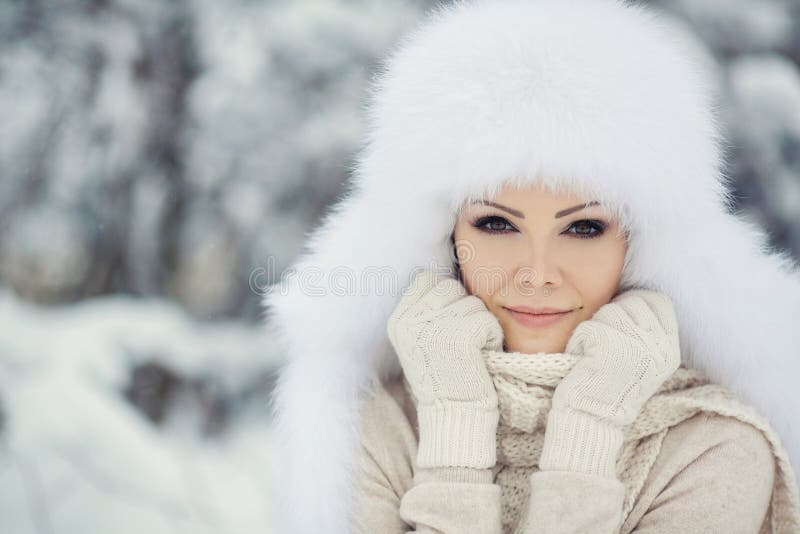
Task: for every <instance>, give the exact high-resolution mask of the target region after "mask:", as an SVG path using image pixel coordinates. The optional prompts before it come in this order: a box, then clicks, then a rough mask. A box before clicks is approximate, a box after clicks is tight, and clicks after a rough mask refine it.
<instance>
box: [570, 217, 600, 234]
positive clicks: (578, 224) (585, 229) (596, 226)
mask: <svg viewBox="0 0 800 534" xmlns="http://www.w3.org/2000/svg"><path fill="white" fill-rule="evenodd" d="M573 228H575V229H576V231H575V232H570V230H572V229H573ZM605 229H606V227H605V225H604V224H603V223H602V222H600V221H595V220H589V219H583V220H580V221H575V222H574V223H572V224H571V225H570V226H569V228H568V229H567V233H571V234H574V235H575V236H576V237H578V238H579V239H591V238H593V237H599V236H601V235H603V232H604V231H605Z"/></svg>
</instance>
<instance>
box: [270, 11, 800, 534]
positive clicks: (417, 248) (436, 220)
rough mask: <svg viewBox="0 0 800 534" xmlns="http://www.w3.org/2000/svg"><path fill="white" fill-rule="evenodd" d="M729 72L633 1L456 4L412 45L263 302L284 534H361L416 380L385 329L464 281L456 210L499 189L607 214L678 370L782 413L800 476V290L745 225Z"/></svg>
mask: <svg viewBox="0 0 800 534" xmlns="http://www.w3.org/2000/svg"><path fill="white" fill-rule="evenodd" d="M712 72H713V69H712V64H711V62H709V61H707V58H706V57H705V56H704V55H703V53H702V46H701V45H699V44H698V43H697V42H696V41H694V40H693V39H692V38H690V37H689V32H687V31H685V30H684V29H683V27H681V26H680V25H677V22H676V21H675V20H674V19H672V18H669V17H667V16H666V15H665V14H664V13H662V12H656V11H654V10H653V9H652V8H648V7H645V6H644V5H637V4H630V3H626V2H624V1H623V0H462V1H456V2H455V3H451V4H447V5H441V4H440V5H439V6H438V7H437V8H435V9H434V10H432V11H431V12H430V13H429V17H428V18H426V19H425V21H424V22H423V23H421V24H420V25H419V26H418V27H416V28H415V29H414V31H412V32H409V33H408V34H407V35H406V36H405V37H404V38H403V39H402V40H401V41H400V43H399V45H398V46H397V47H396V49H395V50H394V51H393V52H392V53H391V54H390V55H389V57H388V58H387V61H386V63H385V67H384V68H383V69H382V70H381V72H380V73H379V75H378V76H377V77H376V78H375V79H374V84H373V87H372V91H371V94H370V102H369V107H368V108H367V110H368V113H369V117H368V118H369V121H370V122H369V131H368V138H367V139H366V142H365V144H364V146H363V147H362V150H361V151H360V153H359V157H358V160H357V165H356V166H355V168H354V172H353V176H352V181H351V183H350V187H349V189H348V191H347V192H346V194H345V195H344V196H343V198H342V199H341V200H340V202H339V203H338V204H336V205H335V206H334V207H333V208H332V209H331V210H330V211H329V212H328V213H327V214H326V216H325V218H324V220H323V222H322V224H321V225H320V226H319V227H318V228H317V229H316V230H315V231H314V232H313V234H311V235H310V236H309V239H308V242H307V244H306V247H307V248H306V250H305V251H304V252H303V255H302V256H301V257H300V259H299V260H298V261H297V262H296V263H295V265H294V267H293V269H291V270H290V272H287V273H285V274H286V275H285V276H284V277H283V279H282V280H281V282H280V283H279V284H276V285H275V286H272V287H271V288H270V290H269V292H268V293H267V294H266V295H265V297H264V300H263V304H264V306H265V308H266V311H267V321H268V326H269V327H270V328H273V329H274V331H275V335H276V339H277V341H278V342H279V343H280V344H281V346H282V347H283V350H285V351H286V355H287V363H286V366H285V367H284V368H283V369H282V372H281V375H280V377H279V381H278V383H277V385H276V388H275V391H274V396H273V399H272V400H273V402H274V405H273V408H274V411H275V414H274V415H275V432H276V436H277V438H278V445H279V453H280V458H279V459H278V461H277V465H278V466H279V467H280V468H281V472H280V473H279V475H280V478H279V479H278V480H277V481H276V482H277V484H278V486H277V487H278V489H279V492H280V494H281V502H279V503H278V504H279V507H280V511H281V512H282V513H281V514H280V518H279V521H280V522H281V527H280V529H281V530H280V532H282V533H283V532H292V533H312V532H313V533H315V534H316V533H318V532H332V533H336V534H338V533H348V532H352V530H351V527H350V523H349V519H350V513H351V512H352V504H353V491H354V485H353V482H354V476H353V475H354V474H355V472H356V468H355V465H356V464H355V461H356V453H357V452H358V450H359V449H358V446H359V420H358V410H359V406H360V403H361V402H362V400H363V398H364V394H365V393H366V392H369V391H371V390H372V388H374V387H376V385H377V384H378V381H379V380H381V379H385V378H388V377H390V376H394V375H397V374H398V373H400V372H401V369H400V367H399V364H398V362H397V358H396V356H395V354H394V352H393V350H392V349H391V345H390V344H389V341H388V337H387V334H386V321H387V319H388V317H389V315H390V314H391V312H392V310H393V309H394V306H395V305H396V303H397V301H398V299H399V298H400V293H401V291H402V290H403V289H404V288H405V287H406V286H407V285H408V283H409V282H410V280H411V277H412V276H413V274H414V273H415V271H416V270H418V269H420V268H426V267H432V266H434V265H450V264H451V261H452V257H451V243H450V240H449V236H450V233H451V231H452V229H453V225H454V223H455V220H456V215H457V209H458V207H459V206H460V205H461V203H462V202H463V201H464V200H465V199H468V198H475V199H477V198H481V197H483V198H487V197H491V196H492V195H493V194H494V193H495V192H496V191H497V190H498V189H499V187H500V186H501V185H502V184H503V183H516V184H519V185H523V184H525V183H530V181H532V180H539V181H541V182H542V183H546V184H548V185H552V186H555V187H562V186H563V187H567V188H569V189H572V190H575V191H578V192H581V193H585V194H587V195H589V194H590V195H592V198H597V199H599V200H600V201H601V202H602V203H604V204H606V205H607V206H611V207H612V208H613V210H614V213H615V214H617V215H618V216H619V219H620V222H621V223H622V225H623V227H624V228H625V229H627V230H629V231H630V237H629V246H628V256H627V258H626V262H625V266H624V269H623V277H622V286H624V287H625V288H627V287H634V286H638V287H646V288H651V289H655V290H659V291H662V292H664V293H666V294H667V295H669V296H670V297H671V298H672V300H673V302H674V304H675V308H676V313H677V316H678V319H679V327H680V331H681V336H682V339H681V347H682V354H683V364H684V365H685V366H687V367H693V368H696V369H699V370H701V371H703V372H705V373H706V374H707V375H708V376H709V377H710V378H711V380H712V381H714V382H716V383H719V384H722V385H724V386H727V387H728V388H730V389H732V390H733V391H735V392H737V393H738V394H740V395H741V396H742V398H743V399H744V400H745V401H746V402H748V403H750V404H751V405H752V406H754V407H755V408H756V409H757V410H758V411H759V412H761V413H762V414H763V415H765V416H766V417H767V419H768V420H769V421H770V423H771V424H772V426H773V428H774V429H775V430H776V431H777V432H778V434H779V435H780V436H781V439H782V442H783V443H784V445H785V446H786V449H787V450H788V452H789V455H790V458H791V460H792V462H793V464H794V465H795V466H800V428H798V427H797V426H793V424H792V423H793V418H795V417H796V415H795V414H796V413H798V411H800V393H798V387H797V379H798V374H797V370H798V369H800V324H798V319H797V313H798V312H800V274H798V270H797V265H796V264H795V263H794V262H793V260H792V259H791V257H790V256H789V254H788V253H787V252H777V251H771V250H768V246H767V236H766V234H765V233H764V232H763V231H762V230H761V229H760V228H758V227H756V226H754V225H753V224H751V223H749V222H747V221H746V220H744V219H743V218H741V217H740V216H739V215H738V214H735V213H732V208H731V206H732V202H731V192H730V190H729V184H728V183H727V178H726V176H725V175H724V173H723V169H722V165H723V162H724V155H725V147H724V137H723V135H722V134H721V133H720V127H719V124H718V120H717V118H716V116H715V107H714V106H715V97H716V96H715V84H714V80H713V76H712V75H710V74H709V73H712ZM381 284H383V286H382V285H381ZM385 284H390V286H389V287H386V286H385Z"/></svg>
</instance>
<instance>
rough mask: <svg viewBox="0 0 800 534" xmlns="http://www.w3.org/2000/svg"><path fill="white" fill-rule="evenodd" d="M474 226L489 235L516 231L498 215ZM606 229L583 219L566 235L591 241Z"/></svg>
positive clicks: (601, 223)
mask: <svg viewBox="0 0 800 534" xmlns="http://www.w3.org/2000/svg"><path fill="white" fill-rule="evenodd" d="M473 226H474V227H475V228H477V229H479V230H480V231H482V232H486V233H489V234H506V233H510V232H515V231H516V228H514V226H513V225H512V224H511V223H510V222H508V220H507V219H505V218H504V217H499V216H497V215H491V216H487V217H481V218H479V219H478V220H477V221H475V223H473ZM605 229H606V226H605V224H604V223H603V222H602V221H598V220H594V219H582V220H579V221H575V222H573V223H572V224H571V225H570V226H569V228H568V229H567V231H566V233H568V234H572V235H573V236H574V237H577V238H579V239H591V238H594V237H599V236H601V235H603V232H605ZM573 230H574V231H573Z"/></svg>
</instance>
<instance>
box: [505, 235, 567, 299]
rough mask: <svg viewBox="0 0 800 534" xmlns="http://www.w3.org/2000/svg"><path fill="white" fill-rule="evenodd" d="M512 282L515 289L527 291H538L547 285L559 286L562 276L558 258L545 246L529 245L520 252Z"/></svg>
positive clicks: (538, 244) (539, 244)
mask: <svg viewBox="0 0 800 534" xmlns="http://www.w3.org/2000/svg"><path fill="white" fill-rule="evenodd" d="M514 282H515V284H516V286H517V287H520V288H528V289H539V288H541V287H544V286H545V285H547V284H550V285H552V286H559V285H561V283H562V274H561V267H560V265H559V263H558V258H556V257H555V255H554V254H553V251H552V250H551V249H549V248H548V247H547V245H546V244H541V243H532V244H530V245H529V246H528V247H527V249H526V250H524V251H522V254H521V256H520V263H519V265H518V267H517V269H516V272H515V274H514Z"/></svg>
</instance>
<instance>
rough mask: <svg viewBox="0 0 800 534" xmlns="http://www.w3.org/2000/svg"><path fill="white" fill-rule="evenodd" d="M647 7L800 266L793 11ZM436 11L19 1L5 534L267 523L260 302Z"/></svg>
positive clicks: (6, 310)
mask: <svg viewBox="0 0 800 534" xmlns="http://www.w3.org/2000/svg"><path fill="white" fill-rule="evenodd" d="M653 3H655V4H657V5H659V6H660V7H663V8H664V9H666V10H668V11H670V12H672V13H674V14H676V15H677V16H678V17H679V20H682V21H685V22H687V23H688V27H689V28H691V29H692V30H693V31H695V32H697V34H698V35H699V36H700V37H701V39H702V41H703V42H704V43H705V44H706V45H707V46H708V47H709V50H710V52H711V53H712V54H713V57H714V58H715V63H716V64H717V67H718V70H716V69H715V71H714V75H715V76H718V77H719V80H720V83H721V84H722V95H723V96H722V102H721V108H720V111H721V113H722V115H723V118H724V120H725V123H726V126H727V127H728V128H729V135H730V139H731V144H732V148H731V153H730V159H729V167H728V173H729V174H730V175H732V176H733V177H734V178H735V181H736V186H737V194H738V199H739V200H738V201H739V208H740V209H741V210H742V211H744V212H745V213H747V216H748V217H752V218H754V219H755V220H758V221H760V222H761V223H762V224H763V225H764V226H765V227H766V228H767V229H768V230H769V232H770V235H771V236H772V239H773V244H774V246H775V247H779V248H785V249H788V250H791V251H792V252H793V253H794V255H795V256H800V1H798V0H725V1H720V0H664V1H658V2H653ZM432 5H433V2H430V1H425V0H416V1H413V0H405V1H401V0H384V1H381V2H374V1H367V0H305V1H300V0H284V1H279V0H262V1H256V0H227V1H222V0H174V1H170V2H163V1H156V0H60V1H58V2H54V1H44V0H2V2H1V3H0V120H1V121H2V123H1V126H0V531H2V532H4V533H5V532H8V533H14V534H27V533H77V532H81V533H106V532H114V533H115V534H123V533H128V532H130V533H137V534H138V533H141V532H149V533H151V534H158V533H170V534H174V533H179V532H180V533H192V534H194V533H206V532H209V533H210V532H215V533H226V534H228V533H230V534H238V533H242V534H244V533H248V534H251V533H253V532H264V533H266V532H272V531H273V529H272V528H271V527H270V525H271V517H272V510H271V502H272V496H271V495H272V492H273V491H274V489H275V488H274V487H273V486H272V477H271V473H272V472H273V468H274V461H275V460H274V458H273V455H272V449H271V443H272V441H271V440H272V436H271V434H270V414H269V410H268V407H267V398H268V395H269V392H270V390H271V386H272V384H273V383H274V378H275V371H276V369H277V367H278V365H280V363H281V362H282V357H283V356H282V355H281V354H277V353H276V351H275V349H274V347H273V346H272V344H271V341H270V339H269V336H268V335H267V334H266V332H265V329H264V328H262V327H261V320H262V318H263V311H262V309H261V308H260V295H261V293H262V292H263V289H264V287H265V286H266V285H267V284H269V283H271V282H274V281H276V280H277V279H278V278H279V276H280V273H281V271H282V270H283V269H285V268H287V267H288V266H289V265H290V263H291V261H292V259H293V258H294V257H295V256H296V255H297V254H298V253H299V251H300V249H301V246H302V242H303V236H304V235H305V234H306V232H307V231H309V230H310V229H312V228H313V227H314V225H315V224H316V222H318V220H319V218H320V216H321V214H322V213H323V210H324V209H325V207H326V206H328V205H329V204H330V203H331V202H333V201H335V200H336V197H337V195H338V194H339V193H340V192H341V186H342V183H343V182H344V180H346V177H347V175H348V167H349V166H350V165H351V164H352V161H353V157H354V153H355V151H356V149H357V146H358V144H359V142H360V140H361V137H362V135H363V134H364V117H363V114H362V110H361V108H360V106H361V105H362V103H363V100H364V98H365V88H366V84H367V82H368V80H369V78H370V76H371V74H372V73H373V72H374V69H375V68H376V66H377V62H378V61H379V60H380V58H381V56H382V54H383V53H385V52H386V51H387V50H388V49H389V47H390V46H391V45H392V44H393V43H394V42H395V40H396V39H397V38H398V37H399V35H400V34H401V32H402V31H403V30H405V29H407V28H408V27H410V26H411V25H412V24H413V23H414V21H415V20H417V19H418V17H420V16H421V15H422V14H423V12H424V10H425V9H426V8H428V7H430V6H432ZM632 68H634V66H632ZM653 105H658V102H653ZM675 157H680V154H675Z"/></svg>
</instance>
